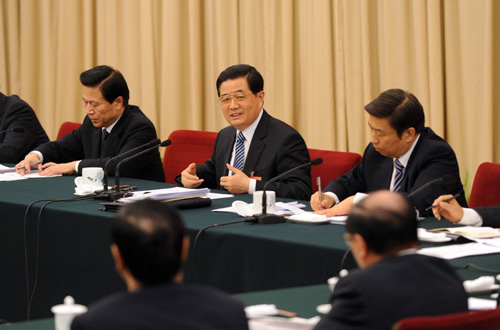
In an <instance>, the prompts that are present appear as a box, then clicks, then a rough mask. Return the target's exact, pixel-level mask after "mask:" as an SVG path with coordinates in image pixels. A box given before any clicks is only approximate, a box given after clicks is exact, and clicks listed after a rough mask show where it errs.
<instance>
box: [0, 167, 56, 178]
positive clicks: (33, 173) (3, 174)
mask: <svg viewBox="0 0 500 330" xmlns="http://www.w3.org/2000/svg"><path fill="white" fill-rule="evenodd" d="M6 169H12V168H8V167H5V166H3V165H0V181H18V180H26V179H44V178H52V177H55V176H61V174H56V175H50V176H42V175H38V170H31V173H25V174H24V175H23V176H21V175H20V174H19V173H17V172H16V171H15V169H14V171H10V170H6ZM2 170H3V172H2Z"/></svg>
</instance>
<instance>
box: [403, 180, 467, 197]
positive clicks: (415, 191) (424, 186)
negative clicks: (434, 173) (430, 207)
mask: <svg viewBox="0 0 500 330" xmlns="http://www.w3.org/2000/svg"><path fill="white" fill-rule="evenodd" d="M456 180H457V179H456V178H455V176H454V175H452V174H446V175H444V176H442V177H440V178H437V179H434V180H431V181H429V182H427V183H426V184H424V185H423V186H421V187H418V188H417V189H415V190H414V191H412V192H411V193H409V194H407V195H406V198H411V197H413V196H415V195H416V194H418V193H419V192H421V191H422V190H425V189H427V188H428V187H429V186H431V185H433V184H435V183H439V182H444V183H445V184H446V185H451V184H452V183H455V181H456Z"/></svg>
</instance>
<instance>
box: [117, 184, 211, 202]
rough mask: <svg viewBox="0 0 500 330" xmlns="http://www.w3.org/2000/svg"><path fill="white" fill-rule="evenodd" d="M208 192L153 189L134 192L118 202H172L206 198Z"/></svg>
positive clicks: (181, 188) (177, 188)
mask: <svg viewBox="0 0 500 330" xmlns="http://www.w3.org/2000/svg"><path fill="white" fill-rule="evenodd" d="M209 192H210V189H208V188H201V189H189V188H183V187H175V188H164V189H154V190H145V191H134V192H133V193H132V196H128V197H124V198H120V199H119V200H118V201H119V202H123V203H131V202H135V201H138V200H141V199H146V198H149V199H154V200H172V199H181V198H191V197H203V196H207V194H208V193H209Z"/></svg>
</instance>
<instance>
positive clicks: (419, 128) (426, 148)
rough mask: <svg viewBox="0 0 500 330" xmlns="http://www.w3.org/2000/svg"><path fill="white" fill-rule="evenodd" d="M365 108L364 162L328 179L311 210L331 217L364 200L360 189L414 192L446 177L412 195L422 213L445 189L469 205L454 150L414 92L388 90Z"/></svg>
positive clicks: (426, 211) (426, 213)
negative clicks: (367, 130) (368, 138)
mask: <svg viewBox="0 0 500 330" xmlns="http://www.w3.org/2000/svg"><path fill="white" fill-rule="evenodd" d="M365 110H366V111H367V112H368V114H369V118H368V125H369V126H370V129H371V143H370V144H369V145H368V146H367V147H366V149H365V152H364V154H363V160H362V161H361V163H358V164H357V165H356V166H355V167H354V168H353V169H352V170H351V171H349V172H348V173H346V174H345V175H343V176H341V177H339V178H337V179H335V180H333V181H332V182H330V183H329V184H328V185H327V186H326V187H325V192H326V193H325V194H323V196H322V197H323V198H322V201H321V202H320V199H319V194H318V193H315V194H314V195H312V196H311V207H312V208H313V210H316V211H317V213H320V214H326V215H328V216H334V215H342V214H348V213H349V211H350V210H351V208H352V205H353V204H354V203H355V202H357V200H359V199H361V198H362V195H360V194H358V193H369V192H371V191H375V190H380V189H390V190H391V191H399V192H402V193H411V192H412V191H415V190H416V189H418V188H419V187H421V186H423V185H424V184H426V183H428V182H430V181H432V180H434V179H439V178H442V177H443V176H445V175H448V177H451V180H443V182H440V183H436V184H434V185H433V186H432V187H429V188H428V189H426V190H423V191H420V192H418V193H416V194H415V195H414V196H413V197H412V200H413V203H414V206H415V207H416V208H417V209H418V210H419V212H420V215H421V216H426V215H430V214H431V211H429V210H426V208H428V207H429V206H430V205H431V204H432V202H433V201H434V199H435V198H436V197H437V196H439V195H441V194H446V193H452V194H457V193H458V194H460V196H459V197H458V201H459V203H460V204H461V205H463V206H467V202H466V200H465V194H464V190H463V186H462V183H461V181H460V173H459V169H458V162H457V158H456V156H455V153H454V152H453V149H452V148H451V147H450V145H449V144H448V143H447V142H446V141H444V140H443V139H442V138H440V137H439V136H437V135H436V134H435V133H434V132H433V131H432V130H431V129H430V128H428V127H424V125H425V115H424V110H423V108H422V105H421V104H420V102H419V101H418V100H417V98H416V97H415V96H414V95H413V94H411V93H409V92H406V91H403V90H401V89H390V90H387V91H385V92H383V93H382V94H380V95H379V96H378V97H377V98H376V99H375V100H373V101H372V102H370V103H369V104H368V105H366V106H365ZM355 198H356V200H355ZM321 208H324V210H321Z"/></svg>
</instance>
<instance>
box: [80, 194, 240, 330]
mask: <svg viewBox="0 0 500 330" xmlns="http://www.w3.org/2000/svg"><path fill="white" fill-rule="evenodd" d="M111 240H112V245H111V254H112V256H113V259H114V261H115V264H116V269H117V271H118V273H119V274H120V276H121V277H122V278H123V280H124V281H125V283H126V284H127V289H128V292H126V293H125V292H124V293H117V294H114V295H112V296H110V297H107V298H104V299H102V300H101V301H99V302H97V303H95V304H94V305H91V306H90V307H89V310H88V312H87V313H85V314H83V315H80V316H77V317H76V318H75V319H74V320H73V323H72V325H71V329H73V330H85V329H89V330H90V329H92V330H99V329H103V330H104V329H121V330H127V329H131V330H132V329H133V330H140V329H177V330H182V329H213V330H224V329H227V330H239V329H242V330H246V329H248V324H247V319H246V315H245V311H244V309H243V304H242V303H241V302H239V301H237V300H236V299H234V298H232V297H231V296H229V295H228V294H226V293H223V292H221V291H219V290H217V289H214V288H210V287H207V286H202V285H194V284H183V283H180V282H181V280H182V263H183V261H185V260H186V258H187V252H188V248H189V238H188V236H187V235H186V231H185V228H184V225H183V223H182V220H181V218H180V215H179V213H178V212H177V211H176V210H175V209H174V208H173V207H172V206H170V205H168V204H166V203H162V202H159V201H153V200H143V201H139V202H136V203H133V204H129V205H126V206H124V207H123V208H122V209H121V210H120V211H119V214H118V216H117V217H116V218H115V219H114V220H113V221H112V222H111Z"/></svg>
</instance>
